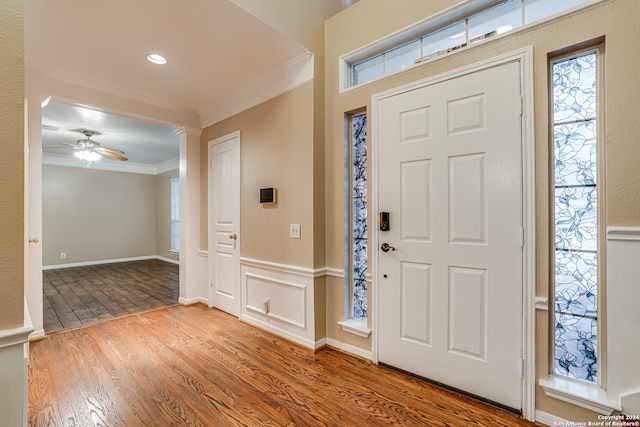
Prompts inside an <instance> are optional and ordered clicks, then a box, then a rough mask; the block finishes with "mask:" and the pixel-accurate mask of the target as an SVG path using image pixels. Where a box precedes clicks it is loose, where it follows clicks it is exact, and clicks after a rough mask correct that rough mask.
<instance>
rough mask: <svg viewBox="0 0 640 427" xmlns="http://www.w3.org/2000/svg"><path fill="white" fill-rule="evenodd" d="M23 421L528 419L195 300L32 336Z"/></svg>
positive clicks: (482, 422) (501, 422)
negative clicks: (303, 343) (309, 345)
mask: <svg viewBox="0 0 640 427" xmlns="http://www.w3.org/2000/svg"><path fill="white" fill-rule="evenodd" d="M28 422H29V425H30V426H51V427H55V426H78V427H79V426H127V427H136V426H163V427H164V426H316V425H323V426H387V425H396V426H419V425H420V426H509V427H513V426H531V425H533V424H531V423H528V422H526V421H524V420H522V419H519V418H517V417H515V416H513V415H511V414H509V413H505V412H502V411H500V410H498V409H495V408H492V407H489V406H486V405H483V404H481V403H478V402H475V401H472V400H469V399H467V398H464V397H459V396H457V395H454V394H452V393H449V392H446V391H442V390H440V389H437V388H435V387H432V386H430V385H427V384H424V383H422V382H419V381H416V380H413V379H410V378H407V377H405V376H402V375H400V374H397V373H394V372H391V371H389V370H386V369H383V368H380V367H378V366H376V365H373V364H372V363H370V362H368V361H367V360H364V359H361V358H358V357H353V356H351V355H348V354H346V353H343V352H341V351H338V350H335V349H331V348H325V349H322V350H320V351H318V352H315V353H314V352H312V351H310V350H308V349H305V348H302V347H299V346H297V345H295V344H292V343H291V342H288V341H285V340H283V339H280V338H279V337H276V336H274V335H271V334H269V333H267V332H264V331H261V330H259V329H256V328H254V327H252V326H250V325H247V324H245V323H242V322H240V321H239V320H238V319H236V318H234V317H232V316H230V315H227V314H225V313H223V312H220V311H218V310H215V309H210V308H207V307H205V306H204V305H195V306H190V307H183V306H174V307H169V308H166V309H159V310H155V311H150V312H145V313H141V314H135V315H130V316H126V317H122V318H119V319H114V320H109V321H105V322H100V323H96V324H93V325H90V326H87V327H82V328H77V329H72V330H67V331H61V332H59V333H56V334H52V335H48V336H47V337H46V338H44V339H42V340H40V341H35V342H32V343H31V350H30V363H29V415H28Z"/></svg>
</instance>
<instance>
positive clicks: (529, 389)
mask: <svg viewBox="0 0 640 427" xmlns="http://www.w3.org/2000/svg"><path fill="white" fill-rule="evenodd" d="M511 62H517V63H519V64H520V86H521V95H522V115H521V144H522V146H521V150H522V151H521V154H522V164H521V166H522V227H523V228H524V245H523V253H522V285H523V289H522V328H523V330H522V359H523V373H522V415H523V417H524V418H525V419H527V420H529V421H534V420H535V384H536V358H535V284H536V270H535V268H536V264H535V253H536V230H535V220H536V209H535V146H534V144H535V138H534V108H533V107H534V106H533V77H534V73H533V47H531V46H528V47H525V48H522V49H518V50H515V51H512V52H509V53H506V54H503V55H499V56H496V57H494V58H490V59H487V60H484V61H481V62H477V63H474V64H471V65H468V66H465V67H461V68H457V69H455V70H452V71H448V72H445V73H442V74H438V75H436V76H433V77H428V78H426V79H421V80H418V81H415V82H412V83H409V84H406V85H402V86H399V87H396V88H393V89H390V90H387V91H383V92H380V93H376V94H373V95H372V96H371V123H372V126H371V129H372V131H371V133H370V134H371V152H372V159H371V165H372V171H371V172H372V173H371V177H372V179H371V202H372V203H371V206H372V211H373V212H374V213H375V212H378V211H379V206H378V191H379V183H378V177H379V171H378V159H379V157H378V134H377V123H378V114H379V113H378V102H380V101H381V100H383V99H385V98H389V97H393V96H396V95H399V94H402V93H404V92H409V91H412V90H416V89H418V88H422V87H425V86H431V85H435V84H437V83H441V82H443V81H446V80H452V79H455V78H457V77H461V76H464V75H468V74H473V73H476V72H478V71H482V70H485V69H489V68H492V67H496V66H500V65H504V64H507V63H511ZM372 218H373V222H374V223H373V224H371V226H372V230H378V226H379V224H378V217H377V215H372ZM370 247H371V248H372V252H373V253H371V254H370V255H371V256H370V259H371V267H372V273H373V292H372V296H373V304H372V306H373V310H372V312H371V317H372V319H371V325H372V343H371V348H372V360H373V362H374V363H378V349H379V347H378V346H379V341H378V331H379V325H378V318H379V316H378V312H379V309H380V305H379V295H378V289H379V288H378V286H377V283H376V281H377V277H378V256H379V251H377V247H378V233H377V232H372V233H371V246H370Z"/></svg>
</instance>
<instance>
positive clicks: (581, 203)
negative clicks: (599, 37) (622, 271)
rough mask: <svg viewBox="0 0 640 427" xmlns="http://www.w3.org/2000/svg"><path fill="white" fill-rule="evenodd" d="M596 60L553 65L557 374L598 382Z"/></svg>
mask: <svg viewBox="0 0 640 427" xmlns="http://www.w3.org/2000/svg"><path fill="white" fill-rule="evenodd" d="M596 60H597V58H596V53H593V52H592V53H589V54H586V55H581V56H578V57H575V58H570V59H567V60H562V61H559V62H556V63H553V64H552V70H551V71H552V81H553V165H554V166H553V173H554V183H555V197H554V202H555V203H554V206H555V208H554V241H555V257H554V303H555V327H554V330H555V356H554V357H555V367H554V371H555V373H556V374H560V375H565V376H568V377H572V378H576V379H580V380H586V381H591V382H598V274H599V273H598V209H597V194H598V191H597V145H596V144H597V133H596V101H597V99H596V95H597V91H596V84H597V74H596V69H597V62H596Z"/></svg>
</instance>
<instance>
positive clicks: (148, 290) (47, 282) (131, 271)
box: [43, 259, 179, 333]
mask: <svg viewBox="0 0 640 427" xmlns="http://www.w3.org/2000/svg"><path fill="white" fill-rule="evenodd" d="M43 276H44V277H43V318H44V319H43V320H44V330H45V332H46V333H51V332H54V331H58V330H60V329H65V328H72V327H76V326H80V325H85V324H87V323H93V322H97V321H100V320H105V319H112V318H114V317H119V316H124V315H127V314H132V313H139V312H141V311H146V310H152V309H156V308H159V307H166V306H169V305H174V304H177V303H178V296H179V279H178V276H179V272H178V265H176V264H172V263H169V262H165V261H161V260H158V259H150V260H143V261H131V262H121V263H113V264H101V265H92V266H85V267H72V268H61V269H55V270H45V271H44V273H43Z"/></svg>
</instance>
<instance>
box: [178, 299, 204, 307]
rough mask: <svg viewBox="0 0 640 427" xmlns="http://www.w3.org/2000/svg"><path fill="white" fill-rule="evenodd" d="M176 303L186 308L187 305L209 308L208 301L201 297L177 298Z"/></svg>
mask: <svg viewBox="0 0 640 427" xmlns="http://www.w3.org/2000/svg"><path fill="white" fill-rule="evenodd" d="M178 303H180V304H182V305H184V306H187V305H193V304H198V303H202V304H205V305H206V306H209V300H208V299H207V298H203V297H195V298H182V297H180V298H178Z"/></svg>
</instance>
